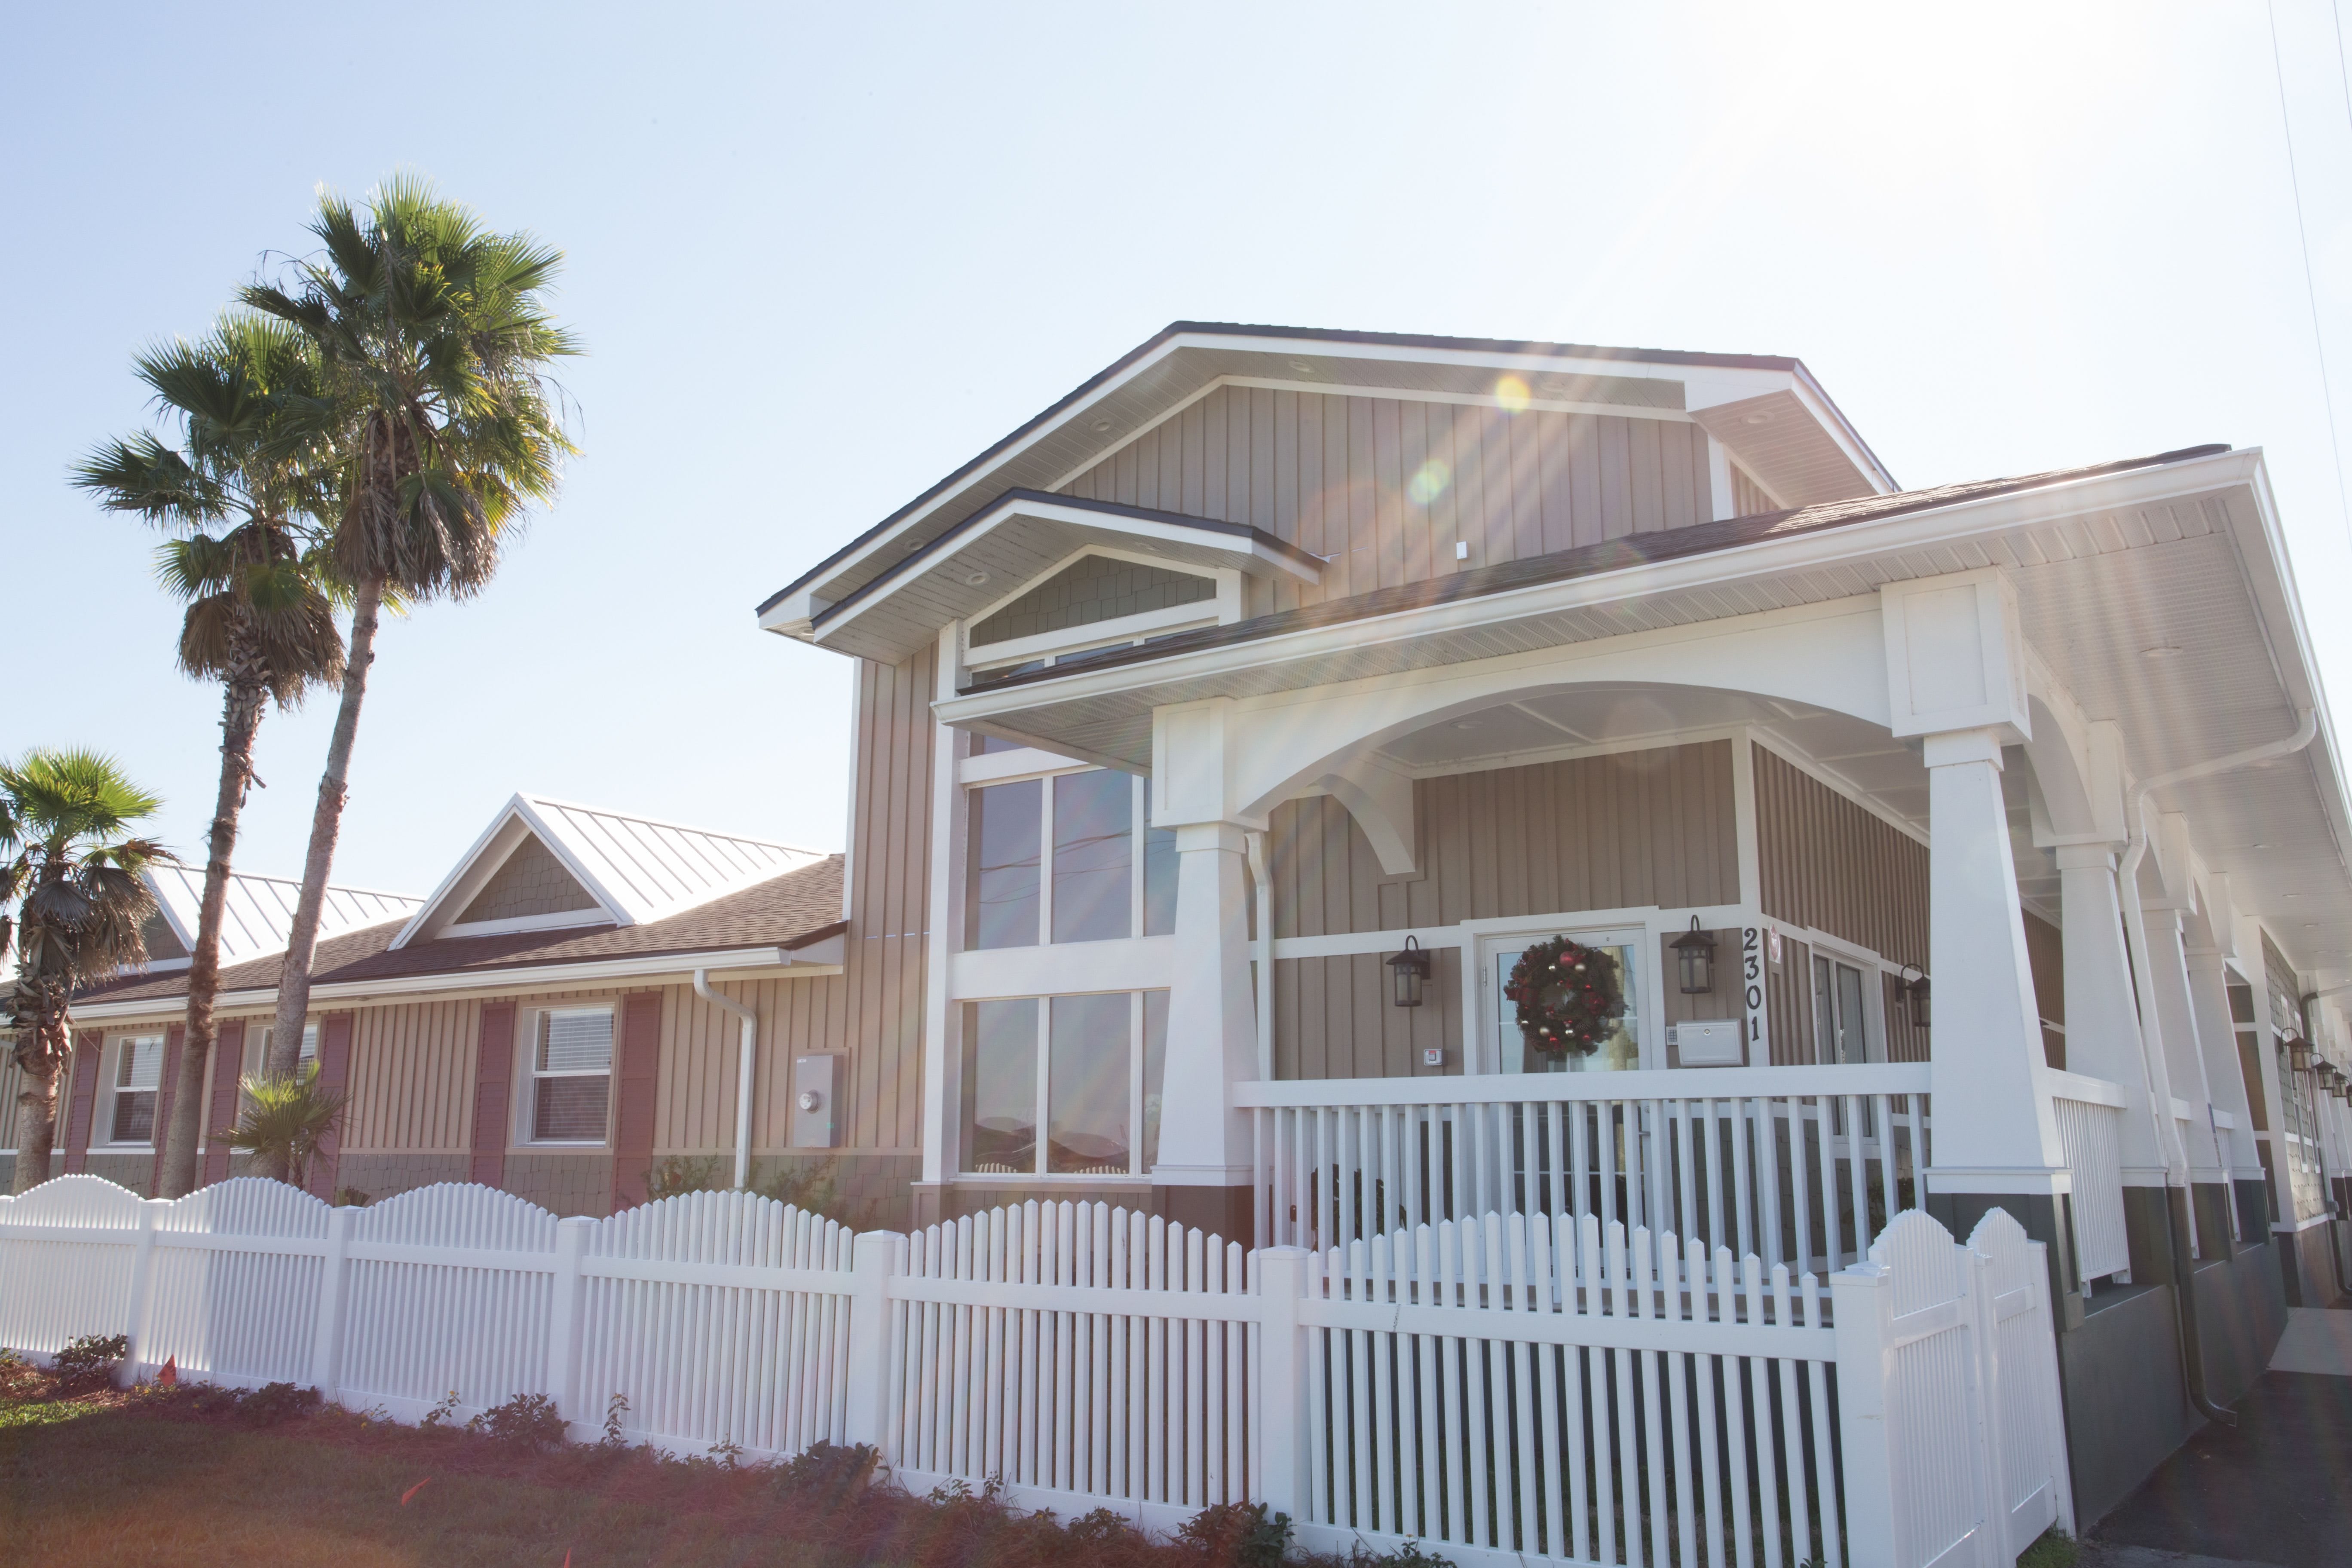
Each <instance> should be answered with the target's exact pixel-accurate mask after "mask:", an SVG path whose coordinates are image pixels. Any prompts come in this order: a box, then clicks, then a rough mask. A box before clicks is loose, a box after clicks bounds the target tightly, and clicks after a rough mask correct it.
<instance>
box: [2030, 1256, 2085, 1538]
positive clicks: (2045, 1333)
mask: <svg viewBox="0 0 2352 1568" xmlns="http://www.w3.org/2000/svg"><path fill="white" fill-rule="evenodd" d="M2049 1245H2050V1244H2049V1243H2048V1242H2043V1241H2031V1242H2028V1243H2026V1246H2027V1247H2029V1248H2031V1256H2032V1258H2033V1267H2032V1268H2029V1269H2027V1270H2026V1281H2025V1282H2026V1288H2027V1289H2030V1290H2032V1292H2033V1321H2034V1322H2035V1323H2037V1324H2038V1325H2040V1328H2039V1331H2037V1332H2036V1333H2035V1334H2034V1336H2033V1342H2034V1344H2035V1346H2036V1347H2037V1348H2039V1349H2040V1351H2041V1353H2040V1354H2039V1355H2037V1356H2036V1357H2035V1358H2034V1361H2035V1363H2036V1364H2035V1365H2034V1367H2033V1373H2034V1375H2035V1376H2036V1378H2037V1379H2038V1380H2039V1381H2040V1383H2041V1384H2042V1400H2041V1411H2040V1415H2041V1418H2042V1419H2041V1426H2042V1447H2043V1452H2045V1453H2046V1454H2048V1455H2049V1457H2050V1465H2051V1470H2052V1474H2053V1480H2052V1483H2051V1484H2052V1485H2053V1486H2055V1487H2056V1488H2057V1489H2058V1496H2057V1499H2056V1501H2057V1504H2058V1528H2059V1529H2061V1530H2063V1531H2065V1532H2066V1533H2067V1534H2069V1535H2072V1534H2074V1459H2073V1458H2072V1457H2071V1456H2070V1455H2069V1454H2068V1453H2067V1451H2066V1406H2065V1401H2064V1398H2063V1395H2062V1394H2061V1393H2060V1392H2059V1388H2060V1385H2059V1381H2058V1317H2057V1308H2056V1306H2055V1304H2054V1303H2053V1302H2052V1300H2051V1299H2050V1260H2049V1258H2047V1257H2046V1256H2044V1254H2045V1253H2046V1252H2047V1251H2048V1249H2049Z"/></svg>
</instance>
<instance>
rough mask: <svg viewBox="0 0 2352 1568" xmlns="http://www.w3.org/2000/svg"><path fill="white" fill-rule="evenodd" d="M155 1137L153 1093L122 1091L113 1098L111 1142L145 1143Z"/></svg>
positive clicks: (135, 1090)
mask: <svg viewBox="0 0 2352 1568" xmlns="http://www.w3.org/2000/svg"><path fill="white" fill-rule="evenodd" d="M154 1136H155V1091H154V1090H153V1089H124V1090H123V1091H121V1093H119V1094H117V1095H116V1096H115V1097H114V1131H113V1141H114V1142H117V1143H146V1142H152V1140H153V1139H154Z"/></svg>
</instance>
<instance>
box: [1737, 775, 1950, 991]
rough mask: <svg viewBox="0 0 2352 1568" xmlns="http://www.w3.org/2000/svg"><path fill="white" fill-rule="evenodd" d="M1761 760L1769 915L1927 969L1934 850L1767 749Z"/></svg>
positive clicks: (1762, 856) (1759, 835) (1759, 837)
mask: <svg viewBox="0 0 2352 1568" xmlns="http://www.w3.org/2000/svg"><path fill="white" fill-rule="evenodd" d="M1752 754H1753V755H1754V757H1755V759H1756V847H1757V855H1758V860H1759V868H1760V869H1761V872H1762V877H1763V884H1764V885H1763V903H1764V913H1765V914H1766V915H1768V916H1769V917H1770V918H1771V919H1773V920H1777V921H1788V922H1789V923H1790V924H1792V925H1800V926H1810V927H1811V928H1812V929H1813V930H1815V931H1827V932H1828V933H1829V934H1830V935H1832V936H1834V937H1838V938H1841V939H1843V941H1846V942H1853V944H1854V945H1855V946H1857V947H1863V948H1867V949H1869V950H1870V951H1871V952H1875V953H1877V954H1878V955H1879V956H1880V957H1882V958H1885V959H1888V960H1890V961H1892V962H1894V963H1911V964H1922V963H1925V962H1926V959H1927V846H1926V845H1924V844H1921V843H1920V842H1919V841H1918V840H1916V839H1915V838H1913V837H1910V836H1909V835H1908V834H1906V833H1902V832H1899V831H1897V830H1896V829H1895V827H1893V826H1890V825H1889V824H1887V823H1886V822H1885V821H1884V820H1882V819H1881V818H1879V817H1877V816H1873V815H1872V814H1871V813H1869V812H1867V811H1864V809H1863V808H1862V807H1861V806H1859V805H1855V804H1854V803H1853V802H1852V801H1850V800H1848V799H1846V798H1845V797H1844V796H1843V795H1839V794H1838V793H1837V792H1836V791H1834V790H1832V789H1831V788H1830V787H1829V786H1828V785H1826V784H1822V783H1821V782H1820V781H1818V780H1816V779H1814V778H1812V777H1811V776H1810V775H1808V774H1806V773H1802V772H1801V771H1800V770H1798V769H1797V768H1796V767H1794V766H1792V765H1791V764H1790V763H1787V762H1784V761H1783V760H1781V759H1780V757H1778V756H1775V755H1774V754H1773V753H1771V752H1768V751H1766V750H1764V749H1763V748H1762V747H1760V746H1759V747H1757V748H1755V749H1754V750H1753V752H1752Z"/></svg>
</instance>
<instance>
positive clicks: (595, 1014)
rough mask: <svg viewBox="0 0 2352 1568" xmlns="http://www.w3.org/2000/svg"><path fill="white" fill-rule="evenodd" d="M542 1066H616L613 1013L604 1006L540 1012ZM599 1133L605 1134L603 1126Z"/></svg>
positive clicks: (545, 1069)
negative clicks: (614, 1059) (614, 1060)
mask: <svg viewBox="0 0 2352 1568" xmlns="http://www.w3.org/2000/svg"><path fill="white" fill-rule="evenodd" d="M539 1070H540V1071H541V1072H600V1073H608V1072H611V1071H612V1070H613V1015H612V1013H611V1011H610V1010H609V1009H607V1008H604V1007H562V1008H552V1009H550V1010H549V1011H547V1012H544V1013H541V1015H540V1016H539ZM597 1131H598V1133H599V1135H600V1136H601V1135H602V1133H603V1131H604V1130H603V1128H602V1127H601V1126H600V1127H599V1128H598V1129H597Z"/></svg>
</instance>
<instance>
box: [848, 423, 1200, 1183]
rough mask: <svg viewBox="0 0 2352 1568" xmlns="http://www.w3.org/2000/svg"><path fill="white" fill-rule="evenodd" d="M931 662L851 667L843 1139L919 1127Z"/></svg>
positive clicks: (878, 1142) (902, 1134)
mask: <svg viewBox="0 0 2352 1568" xmlns="http://www.w3.org/2000/svg"><path fill="white" fill-rule="evenodd" d="M1192 412H1194V413H1198V412H1199V410H1198V408H1197V406H1196V407H1195V408H1194V409H1193V410H1192ZM935 663H936V655H935V654H934V653H933V652H932V651H930V650H926V651H924V652H922V653H919V654H917V655H916V656H915V657H914V658H909V659H908V660H907V661H906V662H905V663H903V664H898V665H881V664H876V663H873V662H870V661H863V662H861V663H860V664H859V666H858V679H857V703H858V712H857V746H858V754H857V764H856V775H855V777H854V779H853V781H852V783H851V786H850V787H851V798H852V800H853V801H854V802H855V803H856V818H855V821H854V822H853V824H852V826H851V829H850V877H851V890H850V929H849V939H848V944H847V945H848V955H847V962H846V964H845V970H846V978H847V982H848V984H847V987H846V995H845V998H844V1005H843V1009H842V1015H841V1017H842V1028H841V1035H840V1039H841V1041H842V1042H843V1045H844V1046H845V1048H846V1049H847V1050H848V1052H849V1057H850V1060H849V1063H848V1081H847V1084H846V1089H847V1093H848V1100H849V1103H848V1106H847V1110H846V1117H847V1139H846V1142H848V1144H849V1146H851V1147H853V1148H861V1149H877V1148H884V1149H888V1148H895V1149H911V1148H914V1147H916V1146H917V1144H918V1143H919V1141H920V1137H921V1116H922V1039H923V964H924V961H925V955H926V952H927V947H928V933H927V929H926V928H927V925H928V913H927V910H928V904H929V882H930V847H931V807H930V789H931V762H932V742H933V735H934V733H935V731H934V728H933V725H932V721H931V711H930V704H931V697H932V691H933V667H934V665H935Z"/></svg>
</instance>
